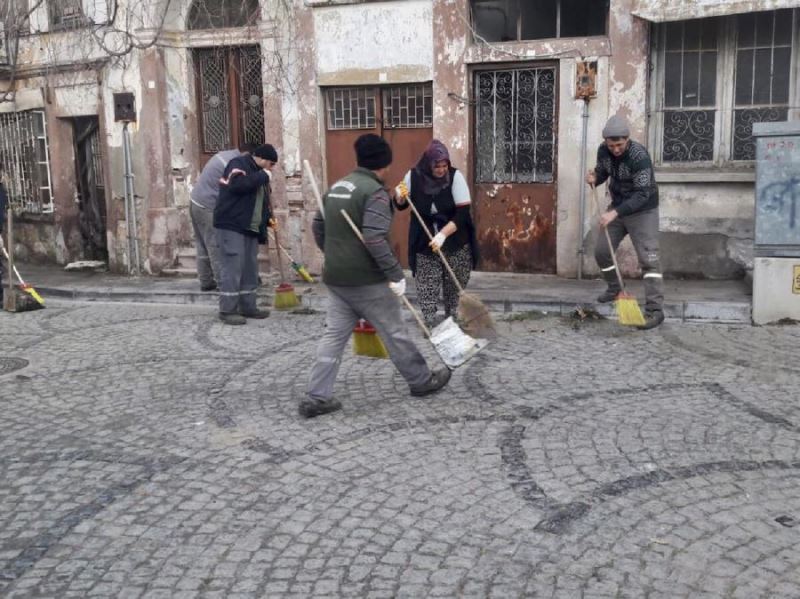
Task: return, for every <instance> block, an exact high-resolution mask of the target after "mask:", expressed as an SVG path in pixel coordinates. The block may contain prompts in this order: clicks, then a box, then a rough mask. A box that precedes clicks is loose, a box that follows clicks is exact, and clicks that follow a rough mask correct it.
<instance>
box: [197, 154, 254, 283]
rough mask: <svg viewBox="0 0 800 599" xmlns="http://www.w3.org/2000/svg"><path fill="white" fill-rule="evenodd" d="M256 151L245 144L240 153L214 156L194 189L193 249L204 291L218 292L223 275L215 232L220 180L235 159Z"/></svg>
mask: <svg viewBox="0 0 800 599" xmlns="http://www.w3.org/2000/svg"><path fill="white" fill-rule="evenodd" d="M255 149H256V145H255V144H251V143H245V144H242V145H241V146H239V149H238V150H222V151H221V152H217V153H216V154H214V155H213V156H212V157H211V159H210V160H209V161H208V162H207V163H206V165H205V166H204V167H203V171H202V172H201V173H200V176H199V177H198V178H197V182H196V183H195V185H194V187H193V188H192V194H191V205H190V206H189V215H190V217H191V219H192V228H193V229H194V247H195V250H196V252H197V256H196V259H197V278H198V279H200V290H201V291H213V290H214V289H216V288H217V278H218V277H219V273H220V270H221V269H220V265H219V263H220V258H219V244H218V243H217V232H216V230H215V229H214V208H215V207H216V205H217V197H219V180H220V179H221V178H222V177H223V176H224V175H225V168H226V167H227V166H228V163H229V162H230V161H231V160H233V159H234V158H238V157H239V156H242V155H244V154H249V153H250V152H252V151H253V150H255Z"/></svg>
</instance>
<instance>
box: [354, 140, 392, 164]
mask: <svg viewBox="0 0 800 599" xmlns="http://www.w3.org/2000/svg"><path fill="white" fill-rule="evenodd" d="M353 147H354V148H355V149H356V162H357V163H358V166H361V167H364V168H368V169H369V170H371V171H377V170H378V169H382V168H384V167H386V166H389V165H390V164H391V163H392V148H390V147H389V144H388V143H386V140H385V139H383V138H382V137H381V136H380V135H375V134H374V133H366V134H365V135H362V136H361V137H359V138H358V139H357V140H356V143H355V144H354V145H353Z"/></svg>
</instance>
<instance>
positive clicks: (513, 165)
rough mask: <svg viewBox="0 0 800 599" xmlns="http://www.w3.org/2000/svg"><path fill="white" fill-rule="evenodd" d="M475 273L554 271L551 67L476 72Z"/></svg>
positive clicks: (553, 95)
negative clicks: (477, 248)
mask: <svg viewBox="0 0 800 599" xmlns="http://www.w3.org/2000/svg"><path fill="white" fill-rule="evenodd" d="M474 82H475V98H476V105H475V113H474V131H475V145H474V147H475V201H474V215H475V226H476V229H477V235H478V244H479V246H480V249H481V264H480V268H481V269H482V270H490V271H499V272H503V271H507V272H532V273H555V272H556V134H555V132H556V100H557V98H556V68H555V66H541V67H535V68H513V69H502V70H491V71H476V72H475V74H474Z"/></svg>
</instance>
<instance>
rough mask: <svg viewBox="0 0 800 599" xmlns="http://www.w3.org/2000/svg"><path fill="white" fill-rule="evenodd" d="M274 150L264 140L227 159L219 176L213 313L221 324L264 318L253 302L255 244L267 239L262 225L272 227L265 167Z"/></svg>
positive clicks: (275, 158)
mask: <svg viewBox="0 0 800 599" xmlns="http://www.w3.org/2000/svg"><path fill="white" fill-rule="evenodd" d="M276 162H278V153H277V152H276V151H275V148H273V147H272V146H271V145H270V144H265V145H263V146H258V147H257V148H256V149H255V150H253V152H252V153H251V154H249V155H245V156H239V157H238V158H233V159H232V160H231V161H230V162H229V163H228V165H227V166H226V167H225V171H224V173H223V175H222V178H221V179H220V186H219V198H218V200H217V206H216V208H214V227H215V228H216V229H217V242H218V244H219V250H220V262H221V271H222V272H221V277H220V286H219V288H220V293H219V317H220V319H221V320H222V321H223V322H224V323H225V324H231V325H241V324H245V322H246V319H247V318H266V317H267V316H269V310H259V309H258V308H257V307H256V289H257V288H258V245H259V244H264V243H266V242H267V227H268V226H269V227H273V228H274V227H275V220H274V219H273V218H272V210H271V206H270V185H269V179H270V171H269V169H270V168H272V167H273V166H274V165H275V163H276Z"/></svg>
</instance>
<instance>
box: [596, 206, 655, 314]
mask: <svg viewBox="0 0 800 599" xmlns="http://www.w3.org/2000/svg"><path fill="white" fill-rule="evenodd" d="M609 209H611V208H609ZM608 234H609V236H610V237H611V244H612V245H613V246H614V251H616V250H617V248H618V247H619V244H620V243H621V242H622V240H623V239H624V238H625V236H626V235H630V236H631V242H632V243H633V249H634V250H636V256H637V257H638V258H639V266H640V267H641V269H642V273H643V276H644V293H645V310H647V311H654V310H663V306H664V277H663V275H662V274H661V261H660V259H659V250H658V208H653V209H651V210H644V211H642V212H635V213H633V214H629V215H628V216H621V217H618V218H616V219H615V220H613V221H611V223H610V224H609V225H608ZM594 257H595V260H597V265H598V266H599V267H600V270H601V272H602V273H603V278H604V279H605V281H606V283H608V288H609V289H611V290H614V291H619V290H620V287H619V280H618V279H617V273H616V269H615V268H614V261H613V260H612V259H611V252H610V251H609V250H608V242H607V241H606V236H605V233H603V232H602V231H599V232H598V235H597V244H596V245H595V250H594Z"/></svg>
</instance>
